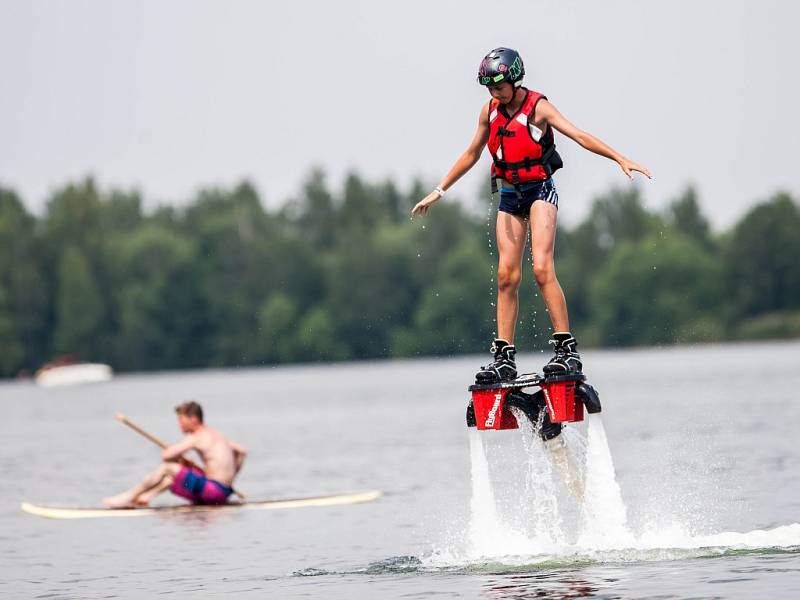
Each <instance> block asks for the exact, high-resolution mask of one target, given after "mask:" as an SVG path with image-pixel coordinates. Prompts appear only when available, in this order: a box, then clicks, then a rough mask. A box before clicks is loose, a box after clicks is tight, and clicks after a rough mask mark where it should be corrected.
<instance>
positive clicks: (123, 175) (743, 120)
mask: <svg viewBox="0 0 800 600" xmlns="http://www.w3.org/2000/svg"><path fill="white" fill-rule="evenodd" d="M799 19H800V9H798V8H797V4H796V3H793V2H778V1H775V2H764V1H762V2H758V3H756V2H747V3H744V2H699V1H685V2H681V1H678V2H676V1H673V0H671V1H661V2H644V1H630V2H619V1H616V2H609V1H605V0H604V1H603V2H588V1H587V2H570V1H564V0H558V1H552V2H534V1H528V2H519V1H505V2H502V3H500V2H497V3H494V2H486V1H483V2H472V1H470V2H467V1H455V0H453V1H447V2H444V1H441V2H440V1H435V0H427V1H424V2H421V1H417V0H403V1H402V2H392V3H385V2H378V1H375V0H373V1H371V2H368V1H365V2H358V1H355V0H338V1H337V2H322V1H317V2H308V1H298V0H295V1H293V2H267V1H260V2H208V1H198V0H192V1H184V2H176V1H166V0H158V1H147V2H125V1H111V0H97V1H71V2H67V1H55V0H53V1H50V2H45V1H31V0H20V1H14V2H11V1H7V0H0V81H2V91H1V92H0V184H2V185H5V186H11V187H12V188H14V189H16V190H17V191H18V192H19V193H21V194H22V196H23V198H24V199H25V201H26V203H27V204H28V206H30V207H31V208H33V209H34V210H37V211H38V210H41V207H42V206H43V205H44V202H45V201H46V198H47V195H48V193H49V191H51V190H52V189H53V188H54V187H57V186H59V185H61V184H63V183H65V182H67V181H69V180H73V179H75V178H77V177H80V176H82V175H85V174H87V173H92V174H95V175H96V176H97V178H98V179H99V181H100V182H101V184H102V185H119V186H137V187H139V188H140V189H141V190H142V191H143V192H144V194H145V196H146V198H147V199H148V205H149V206H153V205H155V204H157V203H164V202H176V203H183V202H186V200H187V199H188V198H190V197H191V194H192V193H193V192H194V191H195V190H196V189H197V188H198V187H199V186H203V185H209V184H223V185H227V184H231V183H234V182H236V181H238V180H240V179H241V178H245V177H246V178H249V179H251V180H253V181H254V182H255V183H256V184H257V186H258V188H259V190H260V191H261V193H262V195H263V197H264V199H265V202H267V204H270V205H275V204H277V203H280V202H282V201H283V200H284V199H286V197H287V196H289V195H291V194H292V193H293V190H295V189H296V188H297V187H298V186H299V185H300V183H301V182H302V180H303V178H304V175H305V174H306V173H307V172H308V170H309V168H310V167H311V166H312V165H319V166H322V167H324V168H325V169H326V171H327V172H328V173H329V174H330V177H331V182H332V183H333V184H338V183H339V182H340V181H341V177H342V175H343V173H345V172H346V171H347V170H348V169H357V170H358V171H359V172H360V173H362V174H363V175H365V176H368V177H370V178H383V177H386V176H392V177H395V178H397V180H398V181H399V182H400V183H401V184H402V185H407V184H408V182H409V181H410V180H411V178H412V177H413V176H415V175H420V176H422V177H423V178H425V179H426V181H429V182H430V183H431V184H434V183H437V182H438V181H439V179H440V178H441V177H442V176H443V175H444V174H445V172H446V171H447V169H448V168H449V167H450V166H451V164H452V162H453V160H454V159H455V158H456V157H457V156H458V154H459V153H460V152H461V151H462V150H463V149H464V147H465V146H466V145H467V143H468V142H469V140H470V138H471V137H472V135H473V133H474V129H475V126H476V123H477V117H478V111H479V108H480V106H481V104H482V103H483V102H485V100H486V99H487V93H486V91H485V89H484V88H481V87H480V86H478V85H477V83H476V82H475V75H476V70H477V66H478V63H479V62H480V59H481V58H482V56H483V55H484V54H485V53H486V52H487V51H488V50H490V49H491V48H493V47H495V46H498V45H506V46H510V47H514V48H517V49H518V50H519V51H520V52H521V54H522V56H523V59H524V61H525V65H526V70H527V76H526V79H525V83H526V84H527V85H528V86H529V87H531V88H533V89H536V90H538V91H541V92H543V93H545V94H547V95H548V97H549V98H550V100H551V101H552V102H553V103H554V104H555V105H556V106H557V107H558V108H559V109H560V110H561V112H562V113H564V115H565V116H566V117H567V118H568V119H570V120H571V121H573V122H574V123H575V124H576V125H578V126H579V127H581V128H584V129H586V130H588V131H590V132H592V133H594V134H595V135H597V136H599V137H600V138H601V139H603V140H605V141H607V142H608V143H609V144H611V145H612V146H614V147H615V148H617V149H618V150H619V151H621V152H622V153H623V154H626V155H627V156H629V157H631V158H632V159H634V160H637V161H639V162H641V163H642V164H644V165H646V166H647V167H649V168H650V169H651V170H652V171H653V173H654V175H655V178H654V180H653V181H651V182H645V183H642V184H641V185H642V188H643V191H644V192H645V198H646V202H647V204H648V206H650V207H653V208H656V207H661V206H664V205H665V204H666V202H667V201H668V200H669V199H671V198H672V197H674V196H675V195H676V194H678V193H679V192H680V191H681V189H682V188H683V187H685V186H686V184H687V183H689V182H694V183H695V184H696V185H697V187H698V190H699V192H700V195H701V201H702V203H703V205H704V207H705V210H706V212H707V214H708V215H709V217H711V219H712V221H713V223H714V224H715V226H717V227H724V226H727V225H729V224H730V223H732V222H733V221H734V220H735V219H737V218H738V217H739V216H741V215H742V214H743V213H744V211H746V210H747V208H748V206H750V205H751V204H752V203H754V202H755V201H758V200H762V199H764V198H765V197H767V196H768V195H769V194H771V193H773V192H774V191H775V190H777V189H781V188H783V189H788V190H790V191H791V192H793V193H795V194H797V193H798V191H800V168H798V164H797V163H798V157H799V156H800V125H798V117H797V107H798V105H800V92H799V90H800V82H799V79H798V72H799V71H800V67H798V59H800V43H799V42H798V34H797V23H798V21H799ZM558 143H559V149H560V151H561V152H562V155H563V156H564V160H565V163H566V167H565V168H564V169H563V170H562V171H560V172H559V173H558V175H557V178H556V182H557V185H558V187H559V192H560V196H561V211H560V214H561V217H562V219H566V220H567V221H568V222H574V221H575V220H577V219H579V218H581V217H582V216H584V215H585V213H586V210H587V208H588V206H589V203H590V202H591V199H592V197H593V196H594V195H596V194H599V193H602V192H604V191H605V190H607V189H608V188H609V187H610V186H611V185H614V184H616V185H628V183H627V181H626V180H625V178H624V176H623V175H622V174H621V172H620V171H619V169H618V168H617V167H616V165H614V164H613V163H611V162H609V161H607V160H605V159H602V158H599V157H596V156H593V155H590V154H588V153H587V152H585V151H583V150H582V149H580V148H578V147H577V146H576V145H575V144H573V143H572V142H571V141H569V140H566V139H564V138H563V137H562V138H561V139H560V140H558ZM487 170H488V153H484V158H483V161H482V163H481V164H479V165H478V166H476V167H475V169H473V171H472V172H471V173H470V175H469V176H468V177H466V178H465V179H464V180H462V181H461V182H459V183H458V184H457V185H456V189H455V191H454V192H453V196H456V195H458V194H462V195H464V196H468V197H471V196H473V195H474V194H475V191H476V189H477V187H478V185H479V183H480V182H481V180H480V178H482V177H486V176H487Z"/></svg>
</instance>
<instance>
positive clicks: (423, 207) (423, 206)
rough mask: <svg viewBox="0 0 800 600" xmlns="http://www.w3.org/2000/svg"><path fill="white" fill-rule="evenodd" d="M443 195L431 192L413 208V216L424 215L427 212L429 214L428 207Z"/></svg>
mask: <svg viewBox="0 0 800 600" xmlns="http://www.w3.org/2000/svg"><path fill="white" fill-rule="evenodd" d="M441 197H442V196H441V195H440V194H439V192H431V193H430V194H428V195H427V196H425V197H424V198H423V199H422V200H420V201H419V202H417V203H416V204H415V205H414V208H412V209H411V216H412V217H413V216H415V215H422V216H423V217H424V216H425V215H426V214H428V209H429V208H430V207H431V204H433V203H434V202H436V201H437V200H439V198H441Z"/></svg>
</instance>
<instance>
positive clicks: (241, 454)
mask: <svg viewBox="0 0 800 600" xmlns="http://www.w3.org/2000/svg"><path fill="white" fill-rule="evenodd" d="M175 412H176V413H177V415H178V427H180V429H181V431H182V432H183V433H186V434H188V435H187V436H186V437H185V438H184V440H183V441H182V442H179V443H177V444H174V445H172V446H169V447H168V448H165V449H164V450H163V451H162V452H161V458H162V460H163V462H162V463H161V464H160V465H159V466H158V467H157V468H156V469H154V470H153V471H151V472H150V473H148V474H147V475H146V476H145V478H144V479H143V480H142V482H141V483H139V484H138V485H136V486H134V487H132V488H131V489H129V490H128V491H126V492H122V493H121V494H117V495H116V496H110V497H108V498H105V499H104V500H103V504H104V505H105V506H107V507H109V508H126V507H135V506H147V505H148V504H149V503H150V501H151V500H152V499H153V498H155V497H156V496H157V495H158V494H160V493H161V492H164V491H166V490H167V489H169V490H170V491H171V492H172V493H173V494H176V495H178V496H181V497H183V498H186V499H187V500H190V501H191V502H192V503H194V504H225V503H226V502H227V501H228V496H230V495H231V494H232V493H233V487H232V486H233V480H234V478H235V477H236V475H237V474H238V473H239V470H240V469H241V468H242V464H243V463H244V458H245V456H246V455H247V453H246V452H245V449H244V448H242V446H240V445H239V444H236V443H234V442H232V441H230V440H228V439H226V438H225V437H224V436H223V435H222V434H221V433H219V432H218V431H217V430H215V429H211V428H210V427H207V426H206V425H204V424H203V409H202V408H201V407H200V405H199V404H198V403H197V402H184V403H183V404H179V405H178V406H176V407H175ZM189 450H195V451H196V452H197V453H198V454H199V455H200V458H201V459H202V460H203V465H204V468H205V472H203V471H201V470H199V469H197V468H194V467H191V466H189V465H188V464H186V459H184V458H183V454H185V453H186V452H188V451H189Z"/></svg>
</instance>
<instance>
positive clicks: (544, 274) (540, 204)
mask: <svg viewBox="0 0 800 600" xmlns="http://www.w3.org/2000/svg"><path fill="white" fill-rule="evenodd" d="M557 217H558V209H557V208H556V207H555V206H554V205H552V204H550V203H549V202H544V201H540V200H537V201H536V202H534V203H533V206H531V217H530V221H531V254H532V255H533V276H534V277H535V278H536V284H537V285H538V286H539V289H540V290H541V291H542V298H543V299H544V303H545V305H546V306H547V310H548V312H549V313H550V320H551V321H552V323H553V330H554V331H569V313H568V312H567V301H566V299H565V298H564V292H563V290H562V289H561V284H559V283H558V279H557V278H556V269H555V263H554V259H553V249H554V247H555V241H556V220H557Z"/></svg>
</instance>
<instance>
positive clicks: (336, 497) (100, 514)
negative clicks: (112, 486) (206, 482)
mask: <svg viewBox="0 0 800 600" xmlns="http://www.w3.org/2000/svg"><path fill="white" fill-rule="evenodd" d="M382 495H383V492H381V491H379V490H367V491H363V492H352V493H348V494H333V495H328V496H306V497H302V498H278V499H272V500H256V501H252V502H231V503H229V504H221V505H216V506H210V505H208V506H207V505H200V504H177V505H172V506H148V507H144V508H100V507H69V506H43V505H39V504H31V503H30V502H23V503H22V505H21V506H20V508H22V510H23V511H25V512H26V513H30V514H32V515H36V516H37V517H45V518H47V519H104V518H110V517H146V516H151V515H172V514H187V513H205V512H219V511H231V510H275V509H281V508H304V507H310V506H337V505H341V504H358V503H360V502H372V501H373V500H377V499H378V498H380V497H381V496H382Z"/></svg>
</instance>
